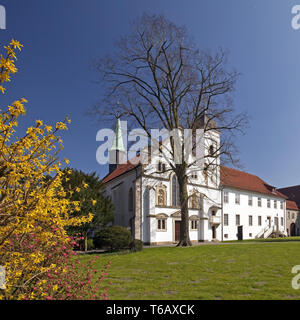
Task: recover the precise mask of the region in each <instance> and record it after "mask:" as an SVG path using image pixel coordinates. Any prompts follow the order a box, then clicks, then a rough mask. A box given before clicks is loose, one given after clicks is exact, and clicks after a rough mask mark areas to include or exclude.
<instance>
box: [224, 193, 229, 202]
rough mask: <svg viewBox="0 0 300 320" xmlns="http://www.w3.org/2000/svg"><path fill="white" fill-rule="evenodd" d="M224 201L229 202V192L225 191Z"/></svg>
mask: <svg viewBox="0 0 300 320" xmlns="http://www.w3.org/2000/svg"><path fill="white" fill-rule="evenodd" d="M224 203H229V192H228V191H224Z"/></svg>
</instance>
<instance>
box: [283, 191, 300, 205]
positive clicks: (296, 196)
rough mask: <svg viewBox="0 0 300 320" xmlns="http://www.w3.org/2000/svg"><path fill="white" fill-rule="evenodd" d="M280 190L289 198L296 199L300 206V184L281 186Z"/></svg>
mask: <svg viewBox="0 0 300 320" xmlns="http://www.w3.org/2000/svg"><path fill="white" fill-rule="evenodd" d="M278 191H279V192H281V193H283V194H284V195H286V196H287V197H288V199H289V200H291V201H295V202H296V203H297V205H298V206H299V207H300V186H293V187H287V188H280V189H278Z"/></svg>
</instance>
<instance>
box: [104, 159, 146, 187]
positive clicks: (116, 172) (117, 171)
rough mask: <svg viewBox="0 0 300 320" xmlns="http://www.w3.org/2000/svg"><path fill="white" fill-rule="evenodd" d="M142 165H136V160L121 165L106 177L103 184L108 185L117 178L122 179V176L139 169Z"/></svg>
mask: <svg viewBox="0 0 300 320" xmlns="http://www.w3.org/2000/svg"><path fill="white" fill-rule="evenodd" d="M139 165H140V164H139V163H138V164H135V162H134V160H131V161H127V163H124V164H120V165H119V166H118V167H117V168H116V169H115V170H114V171H113V172H111V173H109V174H108V175H106V176H105V177H104V178H103V179H102V182H103V183H107V182H109V181H111V180H113V179H115V178H117V177H120V176H121V175H123V174H125V173H127V172H129V171H131V170H133V169H135V168H137V167H138V166H139Z"/></svg>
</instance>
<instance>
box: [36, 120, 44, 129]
mask: <svg viewBox="0 0 300 320" xmlns="http://www.w3.org/2000/svg"><path fill="white" fill-rule="evenodd" d="M35 123H36V126H37V127H40V126H42V125H43V121H42V120H36V121H35Z"/></svg>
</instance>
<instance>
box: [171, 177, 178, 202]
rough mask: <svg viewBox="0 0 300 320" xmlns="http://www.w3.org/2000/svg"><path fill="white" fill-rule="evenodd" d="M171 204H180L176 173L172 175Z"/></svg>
mask: <svg viewBox="0 0 300 320" xmlns="http://www.w3.org/2000/svg"><path fill="white" fill-rule="evenodd" d="M171 183H172V206H174V207H178V206H180V198H179V184H178V180H177V177H176V175H175V174H174V175H173V176H172V180H171Z"/></svg>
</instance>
